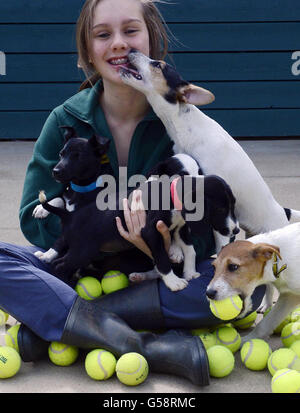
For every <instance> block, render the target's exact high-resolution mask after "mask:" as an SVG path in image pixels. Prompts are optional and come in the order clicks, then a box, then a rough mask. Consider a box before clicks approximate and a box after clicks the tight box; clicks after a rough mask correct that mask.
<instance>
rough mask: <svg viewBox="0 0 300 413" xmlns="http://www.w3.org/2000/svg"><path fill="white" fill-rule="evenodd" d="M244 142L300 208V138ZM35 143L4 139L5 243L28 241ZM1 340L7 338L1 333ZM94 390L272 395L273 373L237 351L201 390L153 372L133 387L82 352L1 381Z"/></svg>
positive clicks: (27, 388)
mask: <svg viewBox="0 0 300 413" xmlns="http://www.w3.org/2000/svg"><path fill="white" fill-rule="evenodd" d="M240 143H241V145H242V147H243V148H244V150H245V151H246V152H247V153H248V154H249V156H250V157H251V158H252V160H253V161H254V163H255V164H256V166H257V168H258V169H259V171H260V172H261V174H262V175H263V177H264V178H265V180H266V182H267V183H268V184H269V186H270V188H271V190H272V191H273V194H274V196H275V197H276V198H277V200H278V201H279V202H280V203H281V204H282V205H284V206H286V207H291V208H295V209H300V168H299V165H300V141H299V140H274V141H272V140H264V141H250V140H249V141H241V142H240ZM33 145H34V144H33V143H32V142H0V195H1V198H0V199H1V203H0V234H1V235H0V236H1V238H0V239H1V240H3V241H5V242H11V243H18V244H23V245H26V244H28V242H27V241H26V239H25V238H24V237H23V235H22V233H21V231H20V228H19V222H18V207H19V202H20V198H21V194H22V185H23V179H24V175H25V171H26V165H27V163H28V161H29V159H30V157H31V154H32V150H33ZM237 173H238V172H237ZM249 195H250V196H251V194H249ZM0 276H1V274H0ZM8 323H9V324H8V325H7V327H9V325H12V324H14V323H15V320H14V319H13V318H12V317H10V318H9V320H8ZM2 332H3V331H2ZM0 340H3V336H1V335H0ZM269 342H270V345H271V347H272V349H273V350H275V349H277V348H279V347H280V346H281V341H280V338H279V337H275V336H273V337H271V339H270V341H269ZM94 392H95V393H98V394H103V395H105V394H106V395H107V396H113V393H126V394H128V396H129V394H130V393H148V394H150V393H165V394H167V393H177V394H178V395H179V393H191V392H193V393H199V394H201V393H248V394H249V393H270V392H271V375H270V373H269V372H268V371H267V370H266V371H261V372H253V371H250V370H247V369H246V368H245V367H244V366H243V365H242V363H241V361H240V355H239V352H237V353H236V354H235V368H234V370H233V372H232V373H231V374H230V375H229V376H227V377H225V378H223V379H212V380H211V384H210V385H209V386H207V387H204V388H199V387H196V386H194V385H192V384H191V383H190V382H188V381H187V380H184V379H181V378H178V377H171V376H168V375H158V374H153V373H150V375H149V377H148V379H147V380H146V381H145V382H144V383H143V384H142V385H140V386H138V387H134V388H131V387H126V386H124V385H122V384H121V383H120V382H119V381H118V380H117V378H116V377H113V378H111V379H109V380H108V381H105V382H97V381H93V380H91V379H90V378H89V377H88V376H87V374H86V373H85V370H84V353H83V352H82V353H81V356H80V358H79V359H78V360H77V362H76V363H75V364H74V365H72V366H70V367H57V366H55V365H53V364H52V363H51V362H50V361H49V360H44V361H41V362H37V363H22V366H21V369H20V371H19V373H18V374H17V375H16V376H15V377H13V378H11V379H6V380H1V381H0V393H80V394H82V393H94Z"/></svg>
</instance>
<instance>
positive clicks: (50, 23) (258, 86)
mask: <svg viewBox="0 0 300 413" xmlns="http://www.w3.org/2000/svg"><path fill="white" fill-rule="evenodd" d="M83 3H84V0H64V1H58V0H51V1H49V0H47V1H46V0H9V1H8V2H4V1H3V2H1V3H0V51H2V52H4V53H5V55H3V54H0V68H1V63H2V66H3V63H4V60H5V61H6V62H5V63H6V65H5V66H6V74H5V75H3V74H1V73H3V71H2V72H1V70H0V139H36V138H37V137H38V135H39V133H40V130H41V128H42V126H43V123H44V121H45V119H46V117H47V116H48V114H49V112H50V111H51V110H52V109H53V108H54V107H55V106H57V105H59V104H61V103H62V102H63V101H64V100H65V99H67V98H68V97H70V96H71V95H72V94H74V93H76V92H77V90H78V86H79V84H80V80H81V79H83V76H82V74H81V73H80V71H79V70H78V69H77V65H76V63H77V56H76V47H75V22H76V19H77V17H78V15H79V12H80V9H81V7H82V5H83ZM159 8H160V10H161V11H162V13H163V15H164V17H165V19H166V21H167V23H168V25H169V27H170V29H171V30H172V32H173V33H174V35H175V36H176V37H177V39H178V40H179V41H180V43H175V44H171V48H170V49H171V51H172V55H173V59H174V62H175V64H176V67H177V69H178V70H179V71H180V73H181V74H182V76H183V77H184V78H185V79H187V80H190V81H193V82H196V83H197V84H201V85H202V86H203V87H206V88H208V89H210V90H211V91H212V92H213V93H214V94H215V96H216V101H215V102H214V103H213V104H212V105H210V106H207V107H206V108H205V112H206V113H207V114H208V115H210V116H212V117H213V118H214V119H216V120H217V121H218V122H220V123H221V124H222V125H223V126H224V127H225V128H226V129H227V130H228V131H229V132H230V133H231V134H232V135H233V136H235V137H253V138H255V137H279V136H280V137H287V136H300V74H297V72H298V71H299V72H300V53H299V57H298V58H297V59H298V60H299V65H298V64H297V59H296V60H292V54H293V52H295V51H297V50H300V2H299V0H226V1H224V0H174V2H173V4H168V5H166V4H161V5H159ZM1 57H2V59H1ZM3 57H5V59H4V58H3ZM293 64H294V69H296V70H294V74H293V71H292V65H293ZM297 68H299V70H297Z"/></svg>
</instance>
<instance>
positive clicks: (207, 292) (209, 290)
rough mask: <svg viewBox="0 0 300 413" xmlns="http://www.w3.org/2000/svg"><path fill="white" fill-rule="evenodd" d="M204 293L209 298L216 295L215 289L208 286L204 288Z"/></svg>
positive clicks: (213, 297) (212, 298)
mask: <svg viewBox="0 0 300 413" xmlns="http://www.w3.org/2000/svg"><path fill="white" fill-rule="evenodd" d="M206 295H207V297H208V298H210V299H211V300H214V299H215V297H216V295H217V290H214V289H213V288H208V289H207V290H206Z"/></svg>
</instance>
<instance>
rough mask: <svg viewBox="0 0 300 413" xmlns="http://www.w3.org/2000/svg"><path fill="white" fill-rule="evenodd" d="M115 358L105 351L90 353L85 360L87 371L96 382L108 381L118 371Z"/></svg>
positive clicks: (97, 350) (99, 350)
mask: <svg viewBox="0 0 300 413" xmlns="http://www.w3.org/2000/svg"><path fill="white" fill-rule="evenodd" d="M116 363H117V361H116V358H115V356H114V355H113V354H112V353H110V352H108V351H106V350H103V349H95V350H92V351H90V352H89V353H88V354H87V356H86V358H85V370H86V372H87V374H88V375H89V376H90V377H91V378H92V379H94V380H107V379H109V378H110V377H111V376H112V375H113V374H114V372H115V370H116Z"/></svg>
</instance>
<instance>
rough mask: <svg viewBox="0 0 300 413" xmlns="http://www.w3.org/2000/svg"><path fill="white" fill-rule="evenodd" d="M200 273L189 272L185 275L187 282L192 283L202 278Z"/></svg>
mask: <svg viewBox="0 0 300 413" xmlns="http://www.w3.org/2000/svg"><path fill="white" fill-rule="evenodd" d="M200 275H201V274H200V272H195V271H192V272H187V273H184V278H185V279H186V280H187V281H190V280H192V279H193V278H198V277H200Z"/></svg>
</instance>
